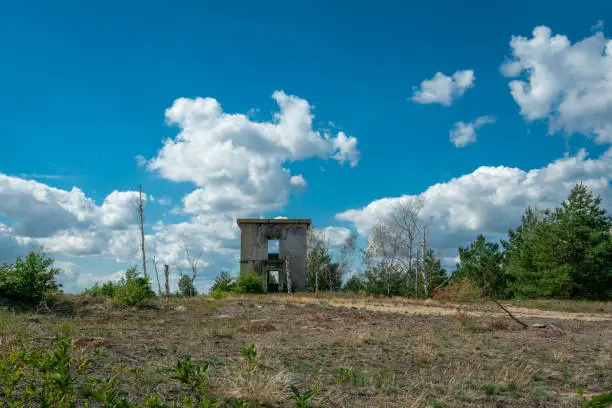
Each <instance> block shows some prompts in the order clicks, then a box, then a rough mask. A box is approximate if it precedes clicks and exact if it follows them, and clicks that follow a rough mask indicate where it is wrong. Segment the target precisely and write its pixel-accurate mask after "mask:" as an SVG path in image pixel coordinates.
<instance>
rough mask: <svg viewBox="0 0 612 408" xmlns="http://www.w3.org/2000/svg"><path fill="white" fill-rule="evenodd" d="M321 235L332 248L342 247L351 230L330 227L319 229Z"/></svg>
mask: <svg viewBox="0 0 612 408" xmlns="http://www.w3.org/2000/svg"><path fill="white" fill-rule="evenodd" d="M321 233H322V234H323V236H324V237H325V239H326V240H327V242H329V245H330V246H331V247H332V248H337V247H340V246H342V244H344V242H345V241H346V239H347V238H348V237H349V236H350V235H351V230H350V229H348V228H344V227H337V226H330V227H325V228H321Z"/></svg>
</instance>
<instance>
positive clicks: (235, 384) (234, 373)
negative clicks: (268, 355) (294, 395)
mask: <svg viewBox="0 0 612 408" xmlns="http://www.w3.org/2000/svg"><path fill="white" fill-rule="evenodd" d="M224 378H225V380H226V381H224V382H222V383H221V387H222V388H221V389H222V390H223V394H224V395H225V396H230V397H234V398H236V399H240V400H245V401H249V402H252V403H256V404H262V405H273V404H279V403H282V402H284V401H286V400H287V398H288V396H289V390H290V388H289V387H290V386H291V384H293V383H294V380H293V376H292V375H291V374H290V373H288V372H286V371H284V370H280V371H277V372H268V371H264V370H255V371H250V370H248V369H245V368H238V369H232V370H228V371H227V372H226V374H225V376H224Z"/></svg>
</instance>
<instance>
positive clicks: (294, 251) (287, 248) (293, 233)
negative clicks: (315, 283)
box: [279, 225, 308, 292]
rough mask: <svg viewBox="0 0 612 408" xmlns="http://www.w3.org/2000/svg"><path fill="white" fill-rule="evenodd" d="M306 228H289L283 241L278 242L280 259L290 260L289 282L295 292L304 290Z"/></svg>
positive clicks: (302, 226) (301, 226) (300, 226)
mask: <svg viewBox="0 0 612 408" xmlns="http://www.w3.org/2000/svg"><path fill="white" fill-rule="evenodd" d="M307 245H308V242H307V228H306V226H305V225H295V226H291V228H290V230H289V231H288V232H287V236H286V238H285V239H284V240H282V241H279V247H280V254H279V255H280V258H281V259H285V258H286V257H287V256H289V259H290V260H291V282H292V284H293V290H295V291H296V292H299V291H304V290H306V250H307Z"/></svg>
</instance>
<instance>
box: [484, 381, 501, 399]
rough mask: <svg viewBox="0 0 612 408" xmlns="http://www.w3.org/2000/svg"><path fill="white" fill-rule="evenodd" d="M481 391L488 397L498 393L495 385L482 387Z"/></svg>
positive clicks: (490, 384)
mask: <svg viewBox="0 0 612 408" xmlns="http://www.w3.org/2000/svg"><path fill="white" fill-rule="evenodd" d="M482 390H483V391H484V393H485V394H487V395H488V396H493V395H497V392H498V389H497V384H495V383H487V384H485V385H483V386H482Z"/></svg>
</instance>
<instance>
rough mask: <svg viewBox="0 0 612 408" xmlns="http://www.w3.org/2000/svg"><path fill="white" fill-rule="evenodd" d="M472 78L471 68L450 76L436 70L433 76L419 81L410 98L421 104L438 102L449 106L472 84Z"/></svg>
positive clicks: (473, 78)
mask: <svg viewBox="0 0 612 408" xmlns="http://www.w3.org/2000/svg"><path fill="white" fill-rule="evenodd" d="M474 80H475V77H474V71H472V70H471V69H468V70H465V71H456V72H455V73H454V74H453V76H452V77H449V76H446V75H444V74H443V73H441V72H437V73H436V74H435V75H434V76H433V78H431V79H426V80H424V81H423V82H421V87H420V88H418V89H416V90H415V92H414V94H413V95H412V100H413V101H414V102H416V103H421V104H429V103H439V104H441V105H444V106H450V105H451V104H452V103H453V101H454V100H456V99H459V98H461V97H462V96H463V94H464V93H465V92H466V91H467V90H468V89H470V88H471V87H473V86H474Z"/></svg>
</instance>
